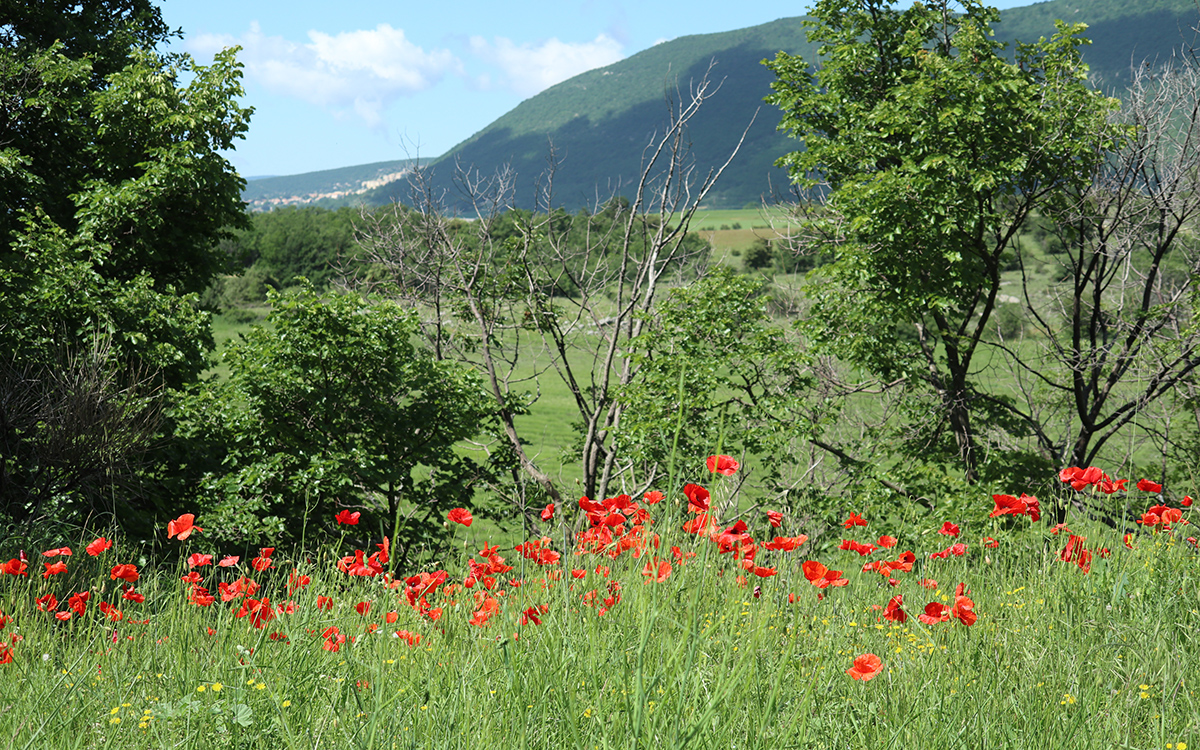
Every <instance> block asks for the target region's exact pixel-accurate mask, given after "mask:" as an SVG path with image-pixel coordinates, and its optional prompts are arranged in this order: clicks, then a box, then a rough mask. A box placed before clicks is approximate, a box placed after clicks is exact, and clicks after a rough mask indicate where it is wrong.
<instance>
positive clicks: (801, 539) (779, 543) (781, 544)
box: [762, 534, 808, 552]
mask: <svg viewBox="0 0 1200 750" xmlns="http://www.w3.org/2000/svg"><path fill="white" fill-rule="evenodd" d="M807 541H808V536H807V535H805V534H800V535H799V536H777V537H775V538H774V539H772V540H771V541H769V542H765V543H764V544H763V545H762V546H763V549H775V550H780V551H782V552H791V551H792V550H794V549H796V548H797V547H799V546H800V545H801V544H804V543H805V542H807Z"/></svg>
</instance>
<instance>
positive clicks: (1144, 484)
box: [1137, 479, 1162, 493]
mask: <svg viewBox="0 0 1200 750" xmlns="http://www.w3.org/2000/svg"><path fill="white" fill-rule="evenodd" d="M1137 488H1138V489H1139V490H1141V491H1142V492H1156V493H1157V492H1162V485H1161V484H1158V483H1156V482H1151V481H1150V480H1149V479H1139V480H1138V483H1137Z"/></svg>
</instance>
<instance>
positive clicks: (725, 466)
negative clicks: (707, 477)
mask: <svg viewBox="0 0 1200 750" xmlns="http://www.w3.org/2000/svg"><path fill="white" fill-rule="evenodd" d="M739 466H741V464H739V463H738V462H737V461H735V460H734V459H733V458H731V457H729V456H724V455H722V456H709V457H708V470H709V472H711V473H713V474H723V475H724V476H727V477H728V476H732V475H733V474H734V473H735V472H736V471H737V470H738V467H739Z"/></svg>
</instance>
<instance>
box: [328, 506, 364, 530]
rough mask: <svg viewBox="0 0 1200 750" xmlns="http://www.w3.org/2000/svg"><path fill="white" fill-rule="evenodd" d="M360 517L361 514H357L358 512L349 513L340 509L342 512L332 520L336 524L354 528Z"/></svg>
mask: <svg viewBox="0 0 1200 750" xmlns="http://www.w3.org/2000/svg"><path fill="white" fill-rule="evenodd" d="M361 516H362V513H359V512H358V511H354V512H353V513H351V512H350V511H349V510H346V509H342V512H341V513H338V514H337V515H336V516H334V517H333V520H335V521H337V522H338V523H344V524H346V525H347V526H354V525H356V524H357V523H358V519H359V518H360V517H361Z"/></svg>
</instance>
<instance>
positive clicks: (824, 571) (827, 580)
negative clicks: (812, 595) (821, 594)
mask: <svg viewBox="0 0 1200 750" xmlns="http://www.w3.org/2000/svg"><path fill="white" fill-rule="evenodd" d="M801 569H802V570H803V571H804V577H805V578H807V579H808V581H809V583H811V584H812V585H814V586H816V587H817V588H819V589H824V588H828V587H830V586H835V587H836V586H846V585H848V584H849V583H850V581H849V580H847V579H845V578H842V571H840V570H830V569H829V568H826V567H825V566H824V565H822V564H821V563H819V562H817V561H816V560H809V561H807V562H805V563H804V565H802V566H801Z"/></svg>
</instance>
